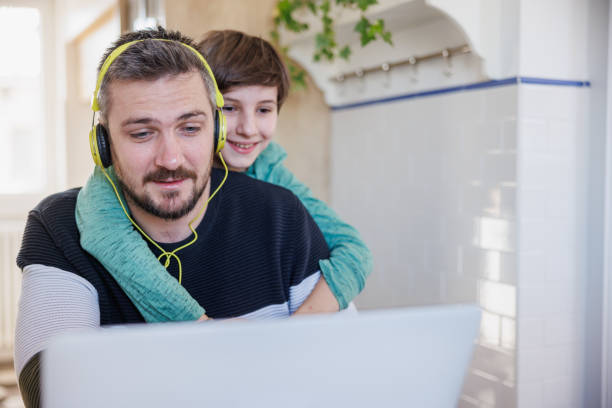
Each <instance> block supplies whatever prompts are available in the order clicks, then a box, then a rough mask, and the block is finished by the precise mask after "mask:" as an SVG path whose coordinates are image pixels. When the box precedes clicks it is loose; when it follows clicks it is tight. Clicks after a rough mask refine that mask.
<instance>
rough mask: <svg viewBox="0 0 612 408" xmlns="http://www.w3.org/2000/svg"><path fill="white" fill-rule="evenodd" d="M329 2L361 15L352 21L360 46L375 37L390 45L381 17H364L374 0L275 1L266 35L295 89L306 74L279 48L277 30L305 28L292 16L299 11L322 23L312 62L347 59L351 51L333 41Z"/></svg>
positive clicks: (283, 49)
mask: <svg viewBox="0 0 612 408" xmlns="http://www.w3.org/2000/svg"><path fill="white" fill-rule="evenodd" d="M332 1H333V2H335V5H336V7H343V8H345V9H350V10H359V11H360V13H361V18H360V19H359V21H358V22H357V23H356V24H355V27H354V31H355V32H357V33H358V34H359V36H360V39H361V46H362V47H365V46H366V45H368V44H369V43H371V42H373V41H376V40H382V41H384V42H386V43H388V44H391V45H393V42H392V40H391V33H390V32H389V31H387V30H385V22H384V21H383V20H382V19H378V20H376V21H371V20H370V19H368V18H367V17H366V16H365V12H366V10H367V9H368V8H369V7H370V6H372V5H374V4H377V3H378V1H377V0H279V1H278V2H277V3H276V15H275V17H274V29H273V30H272V32H271V33H270V35H271V37H272V41H273V42H274V43H275V44H276V46H277V47H278V48H279V49H280V50H281V53H282V54H283V57H284V59H285V62H286V64H287V67H288V69H289V74H290V76H291V80H292V82H293V84H294V86H296V87H298V88H305V87H306V73H305V72H304V70H302V69H301V68H300V67H299V66H298V65H297V64H295V63H294V62H293V61H291V60H290V59H289V58H288V52H289V49H288V47H280V29H281V27H284V28H285V29H287V30H289V31H293V32H295V33H301V32H304V31H307V30H308V29H309V28H310V27H309V26H308V24H307V23H305V22H303V21H299V20H297V19H296V17H295V15H296V14H298V13H299V11H301V10H305V9H307V10H308V11H309V12H310V13H312V14H313V15H314V16H315V17H317V18H319V19H320V20H321V23H322V26H323V27H322V30H321V31H320V32H318V33H316V35H315V51H314V55H313V59H314V61H317V62H318V61H321V60H327V61H333V60H334V59H335V58H336V57H340V58H342V59H344V60H348V59H349V58H350V56H351V52H352V51H351V47H350V46H348V45H343V46H339V45H338V43H337V41H336V31H335V28H334V20H333V18H332V17H331V16H330V10H331V5H332Z"/></svg>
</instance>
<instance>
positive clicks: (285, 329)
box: [42, 305, 480, 408]
mask: <svg viewBox="0 0 612 408" xmlns="http://www.w3.org/2000/svg"><path fill="white" fill-rule="evenodd" d="M479 321H480V310H479V309H478V308H477V307H476V306H467V305H459V306H437V307H426V308H409V309H394V310H385V311H369V312H361V313H360V314H359V315H357V316H338V315H331V316H322V315H318V316H308V317H302V318H294V319H288V320H283V321H266V322H242V321H238V322H231V321H230V322H220V321H219V322H217V321H215V322H207V323H165V324H156V325H135V326H130V327H128V326H123V327H117V328H111V329H99V330H90V331H85V332H73V333H68V334H65V335H62V336H59V337H57V338H56V339H54V340H53V341H52V343H51V344H50V346H49V348H48V349H47V350H46V351H45V352H44V354H43V362H42V364H43V365H42V386H43V388H42V395H43V402H44V405H43V406H44V407H49V408H54V407H62V408H69V407H111V406H112V407H139V406H142V407H178V406H181V407H205V406H210V407H244V406H248V407H266V408H270V407H287V406H290V407H327V406H329V407H368V408H371V407H375V406H380V407H428V408H436V407H444V408H448V407H454V406H456V404H457V401H458V398H459V393H460V390H461V386H462V383H463V378H464V375H465V372H466V369H467V367H468V364H469V362H470V360H471V354H472V347H473V342H474V339H475V337H476V335H477V332H478V327H479Z"/></svg>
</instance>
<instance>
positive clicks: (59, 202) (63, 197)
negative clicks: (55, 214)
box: [34, 187, 81, 213]
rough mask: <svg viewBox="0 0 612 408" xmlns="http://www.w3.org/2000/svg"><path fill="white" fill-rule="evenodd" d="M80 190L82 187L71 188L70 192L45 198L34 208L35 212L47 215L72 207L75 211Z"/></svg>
mask: <svg viewBox="0 0 612 408" xmlns="http://www.w3.org/2000/svg"><path fill="white" fill-rule="evenodd" d="M80 190H81V187H76V188H71V189H70V190H66V191H62V192H59V193H55V194H51V195H50V196H47V197H45V198H43V199H42V200H41V201H40V202H39V203H38V205H36V207H34V211H36V212H39V213H46V212H49V211H56V210H58V209H66V208H71V207H72V209H74V207H75V206H76V200H77V196H78V195H79V191H80Z"/></svg>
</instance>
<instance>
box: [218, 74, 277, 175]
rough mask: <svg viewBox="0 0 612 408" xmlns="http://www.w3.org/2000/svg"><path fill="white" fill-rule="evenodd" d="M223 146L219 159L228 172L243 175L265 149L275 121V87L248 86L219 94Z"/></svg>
mask: <svg viewBox="0 0 612 408" xmlns="http://www.w3.org/2000/svg"><path fill="white" fill-rule="evenodd" d="M223 99H224V100H225V105H224V106H223V113H225V116H226V118H227V142H226V144H225V147H224V148H223V151H222V154H223V158H224V159H225V161H226V162H227V164H228V166H229V167H230V168H232V170H236V171H245V170H246V169H247V168H249V167H250V166H251V165H252V164H253V162H254V161H255V159H256V158H257V156H259V154H260V153H261V152H262V151H263V150H264V149H265V148H266V147H267V146H268V144H269V143H270V140H271V138H272V136H273V135H274V131H275V130H276V121H277V119H278V106H277V103H276V99H277V89H276V87H275V86H261V85H249V86H239V87H235V88H231V89H229V90H228V91H227V92H225V93H223Z"/></svg>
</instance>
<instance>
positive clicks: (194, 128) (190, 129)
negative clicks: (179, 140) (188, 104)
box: [183, 126, 200, 134]
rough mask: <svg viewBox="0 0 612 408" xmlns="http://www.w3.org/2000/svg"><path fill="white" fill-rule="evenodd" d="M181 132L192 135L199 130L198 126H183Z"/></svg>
mask: <svg viewBox="0 0 612 408" xmlns="http://www.w3.org/2000/svg"><path fill="white" fill-rule="evenodd" d="M183 130H184V131H185V132H186V133H189V134H193V133H198V132H199V131H200V128H199V127H198V126H185V127H184V128H183Z"/></svg>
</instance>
